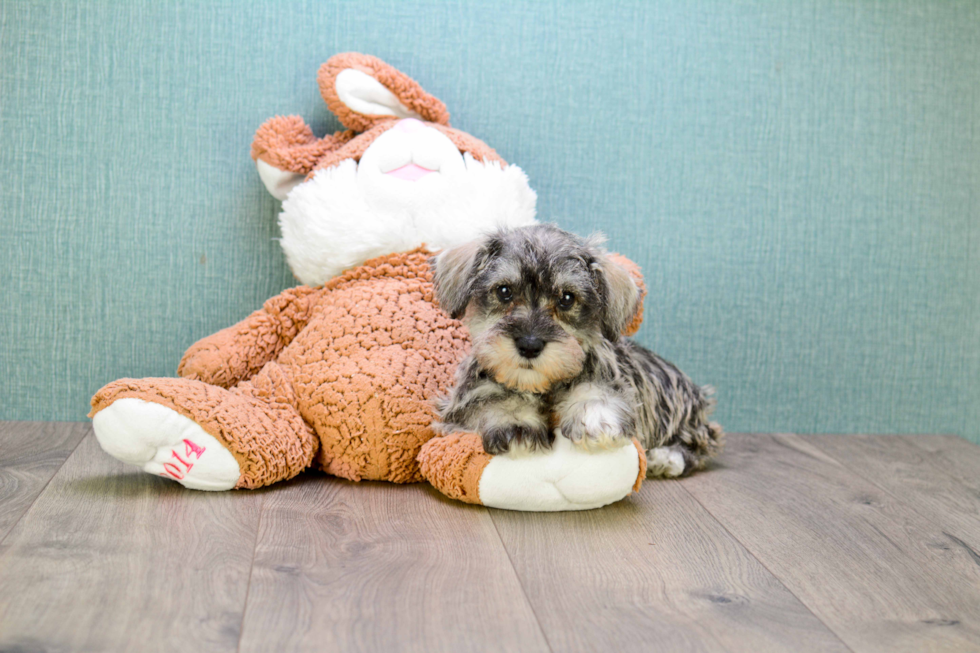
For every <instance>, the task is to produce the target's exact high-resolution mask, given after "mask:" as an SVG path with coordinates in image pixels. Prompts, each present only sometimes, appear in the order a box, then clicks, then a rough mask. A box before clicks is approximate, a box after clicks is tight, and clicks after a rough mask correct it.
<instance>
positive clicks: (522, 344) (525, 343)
mask: <svg viewBox="0 0 980 653" xmlns="http://www.w3.org/2000/svg"><path fill="white" fill-rule="evenodd" d="M544 345H545V342H544V340H542V339H541V338H539V337H537V336H521V337H520V338H518V339H517V351H518V352H519V353H520V354H521V356H523V357H524V358H537V357H538V354H540V353H541V350H543V349H544Z"/></svg>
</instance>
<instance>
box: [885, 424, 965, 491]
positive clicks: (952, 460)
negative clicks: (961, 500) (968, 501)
mask: <svg viewBox="0 0 980 653" xmlns="http://www.w3.org/2000/svg"><path fill="white" fill-rule="evenodd" d="M898 437H901V438H902V439H904V440H908V441H909V442H910V443H911V444H913V445H915V446H916V447H917V448H919V449H921V450H922V451H925V452H926V453H928V454H929V455H930V456H931V460H932V463H933V465H935V466H938V467H939V468H941V469H942V470H943V471H944V472H946V473H947V474H949V475H950V476H952V477H953V478H955V479H956V480H958V481H959V482H960V483H962V484H963V485H964V486H966V487H967V488H969V489H970V491H971V492H973V494H974V495H975V496H978V497H980V446H978V445H976V444H973V443H972V442H970V441H969V440H964V439H963V438H961V437H959V436H958V435H908V436H898Z"/></svg>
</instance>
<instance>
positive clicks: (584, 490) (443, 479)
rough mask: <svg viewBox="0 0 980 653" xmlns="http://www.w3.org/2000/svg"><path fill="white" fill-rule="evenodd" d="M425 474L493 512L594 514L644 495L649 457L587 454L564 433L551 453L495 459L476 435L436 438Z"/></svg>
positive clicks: (621, 452)
mask: <svg viewBox="0 0 980 653" xmlns="http://www.w3.org/2000/svg"><path fill="white" fill-rule="evenodd" d="M418 462H419V469H420V471H421V473H422V476H423V477H424V478H425V479H426V480H427V481H429V483H431V484H432V486H433V487H435V488H436V489H437V490H439V491H440V492H442V493H443V494H445V495H446V496H448V497H450V498H452V499H456V500H458V501H463V502H465V503H475V504H479V505H485V506H489V507H492V508H505V509H508V510H529V511H555V510H588V509H590V508H598V507H600V506H605V505H608V504H610V503H613V502H615V501H619V500H620V499H622V498H624V497H626V496H628V495H629V494H630V493H631V492H638V491H639V489H640V484H641V483H642V482H643V479H644V477H645V476H646V470H647V459H646V454H645V453H644V451H643V448H642V447H641V446H640V443H639V442H638V441H637V440H636V439H635V438H634V439H633V441H632V442H631V443H629V444H627V445H626V446H623V447H619V448H617V449H609V450H605V451H599V452H592V453H589V452H585V451H582V450H581V449H578V448H577V447H575V446H573V445H572V443H571V442H569V441H568V439H567V438H565V437H564V436H562V435H558V436H557V437H556V438H555V443H554V445H553V446H552V448H551V449H550V450H548V451H539V452H535V453H530V454H526V453H525V454H513V455H512V454H503V455H500V456H491V455H490V454H488V453H486V452H485V451H484V450H483V444H482V441H481V439H480V436H479V435H477V434H476V433H452V434H450V435H446V436H444V437H435V438H432V439H431V440H429V441H428V442H426V443H425V444H424V445H423V446H422V450H421V451H420V452H419V455H418Z"/></svg>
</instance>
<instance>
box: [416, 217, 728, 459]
mask: <svg viewBox="0 0 980 653" xmlns="http://www.w3.org/2000/svg"><path fill="white" fill-rule="evenodd" d="M602 242H603V239H602V237H601V236H598V237H596V236H593V237H591V238H589V239H581V238H579V237H577V236H575V235H573V234H570V233H568V232H565V231H562V230H561V229H559V228H557V227H555V226H552V225H535V226H532V227H524V228H520V229H513V230H502V231H498V232H497V233H494V234H491V235H489V236H487V237H486V238H484V239H482V240H478V241H475V242H472V243H468V244H466V245H462V246H459V247H456V248H454V249H450V250H447V251H444V252H442V253H440V254H439V255H437V256H436V257H434V258H433V261H432V262H433V267H434V270H435V286H436V295H437V298H438V300H439V304H440V305H441V306H442V307H443V309H444V310H446V311H447V312H448V313H449V314H450V315H452V316H453V317H454V318H458V319H459V318H461V319H462V320H463V321H464V323H465V324H466V325H467V327H469V331H470V336H471V338H472V342H473V349H472V352H471V353H470V355H469V356H468V357H467V358H466V359H465V360H463V361H462V362H461V363H460V365H459V369H458V371H457V373H456V385H455V387H454V388H453V390H452V392H451V394H450V396H449V397H448V398H445V399H442V400H440V401H439V402H438V405H437V407H438V410H439V417H440V420H441V424H439V425H437V426H438V428H439V429H440V430H441V431H442V432H444V433H448V432H452V431H475V432H477V433H479V434H480V435H481V437H482V439H483V448H484V449H485V450H486V451H487V453H490V454H500V453H504V452H506V451H508V450H509V449H510V448H511V447H512V446H522V447H526V448H529V449H536V448H549V447H550V446H551V445H552V443H553V442H554V438H555V429H556V428H559V429H561V433H562V435H564V436H565V437H567V438H568V439H569V440H571V441H572V442H574V443H576V444H577V445H579V446H582V447H585V448H587V449H596V448H608V447H614V446H618V445H622V444H624V443H625V442H626V441H628V440H629V439H630V438H632V437H634V436H636V437H637V439H638V440H639V441H640V444H641V445H642V446H643V448H644V450H646V454H647V463H648V467H647V470H648V471H647V475H648V476H681V475H685V474H688V473H690V472H692V471H694V470H697V469H701V468H702V467H703V466H704V464H705V462H706V461H707V460H708V459H709V458H710V457H711V456H713V455H714V454H716V453H718V451H720V449H721V446H722V439H723V437H724V433H723V432H722V429H721V427H720V426H719V425H718V424H717V423H715V422H711V421H709V419H708V417H709V415H710V414H711V411H712V409H713V408H714V401H713V400H712V399H711V398H710V394H711V391H710V389H704V388H701V387H699V386H697V385H696V384H695V383H694V382H692V381H691V380H690V379H689V378H688V377H687V376H685V375H684V374H683V373H682V372H681V371H680V370H678V369H677V368H676V367H674V366H673V365H672V364H670V363H668V362H667V361H665V360H664V359H662V358H660V357H659V356H657V355H656V354H654V353H653V352H651V351H648V350H646V349H644V348H643V347H641V346H640V345H638V344H636V343H634V342H633V341H632V340H630V339H628V338H625V337H620V333H621V332H622V331H623V330H624V329H625V328H626V326H627V325H628V324H629V323H630V321H631V320H632V318H633V316H634V314H635V313H636V311H637V310H638V308H639V302H640V291H639V289H638V287H637V285H636V283H635V282H634V281H633V278H632V277H631V276H630V274H629V272H628V271H627V270H626V269H625V268H623V267H622V266H620V265H618V264H616V263H615V262H614V261H613V260H612V259H611V258H610V257H609V255H608V254H607V252H606V251H605V250H604V249H602V247H601V245H602Z"/></svg>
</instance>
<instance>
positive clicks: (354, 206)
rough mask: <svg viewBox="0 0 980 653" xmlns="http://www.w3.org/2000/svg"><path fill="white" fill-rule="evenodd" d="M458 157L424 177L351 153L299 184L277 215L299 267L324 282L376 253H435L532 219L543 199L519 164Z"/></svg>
mask: <svg viewBox="0 0 980 653" xmlns="http://www.w3.org/2000/svg"><path fill="white" fill-rule="evenodd" d="M391 131H394V130H391ZM429 131H432V132H434V133H438V132H435V130H429ZM386 134H387V132H386ZM383 136H384V135H383ZM383 136H382V137H383ZM440 136H441V134H440ZM382 137H379V139H378V141H376V142H375V143H374V144H372V146H371V148H369V150H368V151H369V152H370V150H371V149H373V148H375V147H377V146H378V145H379V143H380V142H381V138H382ZM446 140H447V142H448V139H446ZM365 156H367V153H365ZM417 156H418V155H417ZM447 156H448V154H447ZM456 157H457V158H458V160H459V163H458V164H455V165H449V164H448V163H445V164H443V165H442V166H441V167H440V171H439V172H438V173H433V174H429V175H426V176H425V177H423V178H422V179H419V180H418V181H405V180H402V179H396V178H392V177H391V176H389V175H385V174H383V173H382V172H381V171H380V170H379V169H374V166H372V165H369V164H370V160H369V161H368V162H367V163H364V160H363V159H362V164H363V165H362V166H361V167H364V169H363V170H362V169H361V167H359V166H358V164H357V163H356V162H355V161H353V160H352V159H349V160H347V161H343V162H341V163H340V164H339V165H337V166H335V167H333V168H329V169H326V170H320V171H318V172H317V173H316V174H315V175H314V177H313V178H312V179H310V180H309V181H307V182H304V183H301V184H299V185H298V186H296V187H295V188H294V189H293V190H292V191H291V192H290V193H289V195H288V197H287V198H286V201H285V202H284V203H283V205H282V213H281V214H280V216H279V226H280V228H281V230H282V248H283V250H284V251H285V253H286V259H287V261H288V262H289V266H290V268H292V270H293V273H294V274H295V275H296V277H297V278H298V279H299V280H300V281H301V282H302V283H304V284H307V285H310V286H318V285H321V284H323V283H324V282H325V281H327V280H329V279H330V278H332V277H334V276H336V275H338V274H340V273H341V272H343V271H344V270H347V269H350V268H352V267H356V266H358V265H360V264H362V263H363V262H364V261H366V260H368V259H371V258H374V257H376V256H381V255H384V254H389V253H392V252H405V251H410V250H412V249H415V248H416V247H419V246H421V245H422V244H426V245H427V246H428V247H429V249H431V250H433V251H435V250H439V249H444V248H448V247H454V246H456V245H461V244H463V243H465V242H468V241H471V240H474V239H476V238H478V237H480V236H481V235H483V234H484V233H487V232H489V231H492V230H494V229H496V228H497V227H520V226H525V225H529V224H534V222H535V219H534V215H535V203H536V199H537V198H536V195H535V194H534V191H533V190H531V187H530V186H529V185H528V183H527V177H526V175H525V174H524V172H523V171H522V170H521V169H520V168H518V167H517V166H515V165H509V166H507V167H506V168H502V167H501V166H500V164H499V163H495V162H490V163H486V164H484V163H482V162H480V161H476V160H475V159H474V158H473V157H472V156H470V155H469V154H468V153H467V154H465V155H462V156H460V155H459V153H458V151H457V152H456ZM381 163H382V162H379V163H378V165H381ZM429 165H434V164H429Z"/></svg>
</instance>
